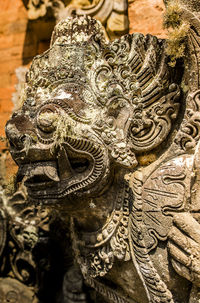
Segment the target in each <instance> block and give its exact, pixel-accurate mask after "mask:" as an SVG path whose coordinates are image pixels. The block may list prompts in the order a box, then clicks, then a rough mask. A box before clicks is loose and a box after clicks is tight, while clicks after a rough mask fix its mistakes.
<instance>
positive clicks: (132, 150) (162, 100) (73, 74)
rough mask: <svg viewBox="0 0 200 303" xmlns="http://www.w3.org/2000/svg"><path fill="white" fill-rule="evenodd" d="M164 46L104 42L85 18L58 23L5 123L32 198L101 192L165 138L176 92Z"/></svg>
mask: <svg viewBox="0 0 200 303" xmlns="http://www.w3.org/2000/svg"><path fill="white" fill-rule="evenodd" d="M162 47H163V44H162V45H161V44H160V42H159V41H158V40H156V38H155V37H151V36H147V37H143V36H142V35H135V36H125V37H123V38H121V39H120V40H116V41H114V42H112V43H106V42H105V40H104V38H103V34H102V31H101V27H100V25H99V23H98V22H97V21H95V20H93V19H90V18H88V17H87V18H86V17H85V18H84V17H80V18H74V19H73V18H69V19H68V20H67V21H62V22H61V23H59V24H58V25H57V26H56V28H55V30H54V33H53V36H52V45H51V48H50V49H49V50H48V51H47V52H45V53H44V54H42V55H41V56H37V57H36V58H35V59H34V61H33V64H32V66H31V68H30V71H29V72H28V74H27V80H26V84H25V89H24V92H22V103H23V106H22V108H21V109H19V110H18V111H16V112H15V113H14V114H13V117H12V118H11V120H10V121H9V122H8V123H7V126H6V133H7V136H8V138H9V141H10V145H11V154H12V156H13V158H14V160H15V161H16V163H17V164H18V165H19V173H18V176H19V177H20V176H21V177H24V176H25V185H26V186H27V189H28V193H29V196H30V197H31V198H32V199H35V200H39V201H41V200H42V201H44V202H47V201H48V202H49V201H55V200H56V199H61V200H62V199H63V198H64V199H65V198H66V197H67V198H70V197H71V199H72V200H73V199H78V200H79V203H81V202H80V200H81V199H82V198H86V197H91V196H95V195H99V194H100V193H102V192H104V191H105V189H106V188H107V187H108V185H109V184H110V182H112V178H113V175H114V174H113V170H115V171H116V170H120V169H121V168H122V167H123V168H126V169H127V170H130V169H132V168H134V167H135V166H136V165H137V160H136V155H137V154H139V153H142V152H148V151H150V150H152V149H154V148H156V147H157V146H158V145H159V144H160V143H162V142H163V141H164V140H165V139H166V137H167V135H168V134H169V132H170V130H171V122H172V120H174V119H175V118H176V116H177V113H178V107H179V106H178V101H177V99H178V97H179V88H178V86H177V85H176V84H175V83H173V81H172V79H171V76H170V73H169V70H168V69H169V67H168V66H167V63H166V58H165V57H163V55H162V56H161V55H160V57H159V52H158V49H161V48H162ZM161 53H162V49H161V51H160V54H161ZM158 62H159V64H158Z"/></svg>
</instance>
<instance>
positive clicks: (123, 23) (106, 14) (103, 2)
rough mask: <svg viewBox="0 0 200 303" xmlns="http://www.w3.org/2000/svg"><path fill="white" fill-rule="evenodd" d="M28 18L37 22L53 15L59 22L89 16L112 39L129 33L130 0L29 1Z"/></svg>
mask: <svg viewBox="0 0 200 303" xmlns="http://www.w3.org/2000/svg"><path fill="white" fill-rule="evenodd" d="M24 4H25V6H26V8H27V11H28V18H29V19H30V20H35V19H38V18H41V17H44V16H46V15H47V14H48V13H52V14H53V16H54V17H55V19H56V22H59V21H60V20H62V19H65V18H67V17H70V16H72V15H73V14H76V15H88V16H91V17H93V18H95V19H97V20H99V21H100V22H101V23H102V24H103V26H104V28H105V30H106V33H107V35H108V37H109V38H110V39H114V38H118V37H120V36H122V35H124V34H127V33H128V31H129V20H128V0H68V1H66V0H65V1H64V0H45V1H40V0H39V1H38V0H29V1H24Z"/></svg>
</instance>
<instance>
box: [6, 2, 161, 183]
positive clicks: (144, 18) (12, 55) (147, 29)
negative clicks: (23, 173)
mask: <svg viewBox="0 0 200 303" xmlns="http://www.w3.org/2000/svg"><path fill="white" fill-rule="evenodd" d="M111 3H112V4H111ZM74 13H77V14H82V13H86V14H88V15H91V16H93V17H95V18H97V19H99V20H100V21H101V22H102V23H103V25H104V27H105V30H106V32H107V35H108V37H109V39H111V40H112V39H115V38H118V37H120V36H121V35H123V34H126V33H133V32H140V33H143V34H147V33H150V34H152V35H156V36H158V37H160V38H166V31H165V30H164V29H163V26H162V19H163V14H164V5H163V1H162V0H0V136H1V137H0V138H1V141H0V185H1V186H3V187H6V186H8V184H9V182H10V180H11V179H12V178H13V176H14V175H15V173H16V171H17V168H16V165H15V163H14V162H13V160H12V159H11V156H10V155H9V150H8V145H7V141H6V140H5V132H4V127H5V124H6V121H7V120H8V119H9V117H10V115H11V114H12V111H13V109H14V108H16V107H17V106H18V96H19V94H20V87H21V85H22V83H23V80H24V77H25V73H26V71H27V68H28V67H29V66H30V64H31V61H32V59H33V57H34V56H36V55H37V54H41V53H42V52H44V51H45V50H47V49H48V48H49V43H50V37H51V33H52V30H53V28H54V26H55V24H56V23H57V22H58V21H59V20H61V19H63V18H65V17H67V16H70V15H72V14H74Z"/></svg>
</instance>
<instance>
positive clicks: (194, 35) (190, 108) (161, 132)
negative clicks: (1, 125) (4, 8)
mask: <svg viewBox="0 0 200 303" xmlns="http://www.w3.org/2000/svg"><path fill="white" fill-rule="evenodd" d="M36 2H37V1H36ZM36 2H34V3H36ZM166 2H167V3H166V5H167V15H166V17H165V20H164V21H165V25H166V26H167V27H170V28H171V29H170V40H169V41H166V40H164V39H158V38H157V37H155V36H152V35H150V34H148V35H146V36H144V35H143V34H138V33H136V34H132V35H127V36H123V37H121V38H119V39H117V40H114V41H108V40H107V39H106V36H105V31H104V28H103V27H102V25H101V23H100V22H99V21H96V20H95V19H92V18H91V17H90V16H72V17H69V18H68V19H65V20H62V21H60V22H59V23H58V24H57V25H56V27H55V29H54V31H53V34H52V38H51V44H50V49H49V50H47V51H46V52H44V53H43V54H41V55H39V56H36V57H35V58H34V59H33V62H32V64H31V67H30V69H29V71H28V73H27V74H26V81H25V84H24V85H23V87H22V89H21V94H20V104H21V107H19V108H18V109H17V110H15V111H14V113H13V115H12V117H11V119H10V120H9V121H8V122H7V124H6V135H7V138H8V140H9V144H10V152H11V155H12V157H13V159H14V160H15V162H16V163H17V165H18V166H19V169H18V173H17V176H16V182H15V193H14V194H12V195H6V194H5V193H4V192H2V193H1V200H2V201H1V205H2V207H1V209H0V216H1V220H0V224H1V226H0V232H1V238H0V240H1V243H0V244H1V245H0V247H1V250H0V255H1V259H2V260H3V262H2V266H1V268H0V270H1V275H2V277H4V279H3V280H2V281H3V282H2V285H3V286H2V297H3V298H4V297H6V296H7V293H9V295H10V292H9V290H8V288H6V287H7V284H9V287H11V288H15V283H18V282H17V281H16V280H18V281H20V283H22V288H24V291H23V293H24V294H25V293H27V296H28V295H29V296H30V295H31V294H32V295H33V296H32V298H33V299H34V300H36V302H37V301H38V302H48V303H49V302H52V303H54V302H56V303H57V302H58V303H59V302H60V303H66V302H68V303H75V302H85V303H86V302H95V303H101V302H108V303H111V302H119V303H158V302H160V303H195V302H198V301H199V300H200V293H199V287H200V253H199V252H200V218H199V212H200V208H199V166H200V143H199V142H200V120H199V114H200V112H199V111H200V108H199V100H200V91H199V89H200V75H199V73H200V66H199V51H200V5H199V3H198V2H196V1H195V0H191V1H186V0H179V1H176V2H174V1H166ZM135 3H136V2H135ZM178 49H181V51H180V52H176V50H178ZM9 277H12V278H13V279H14V281H12V282H11V281H10V282H7V279H9ZM4 284H5V286H4ZM20 285H21V284H20ZM52 286H53V287H52ZM20 287H21V286H20ZM27 288H28V289H27ZM19 289H20V288H19ZM0 290H1V289H0ZM28 290H31V291H32V292H33V293H29V294H28ZM14 293H15V296H16V292H15V291H14ZM12 294H13V293H12ZM18 295H21V294H20V292H19V293H18ZM7 300H8V299H7ZM9 300H10V298H9ZM16 300H17V299H16ZM18 301H19V300H18Z"/></svg>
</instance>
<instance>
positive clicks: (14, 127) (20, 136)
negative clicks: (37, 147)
mask: <svg viewBox="0 0 200 303" xmlns="http://www.w3.org/2000/svg"><path fill="white" fill-rule="evenodd" d="M32 128H33V125H32V123H31V121H30V118H29V117H28V116H25V115H23V114H14V115H13V117H12V118H11V119H10V120H9V121H8V122H7V124H6V127H5V132H6V136H7V138H8V140H9V143H10V146H11V149H14V150H17V151H20V150H22V149H24V147H25V145H26V144H27V142H28V141H30V136H29V135H28V134H27V130H28V131H31V129H32Z"/></svg>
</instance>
